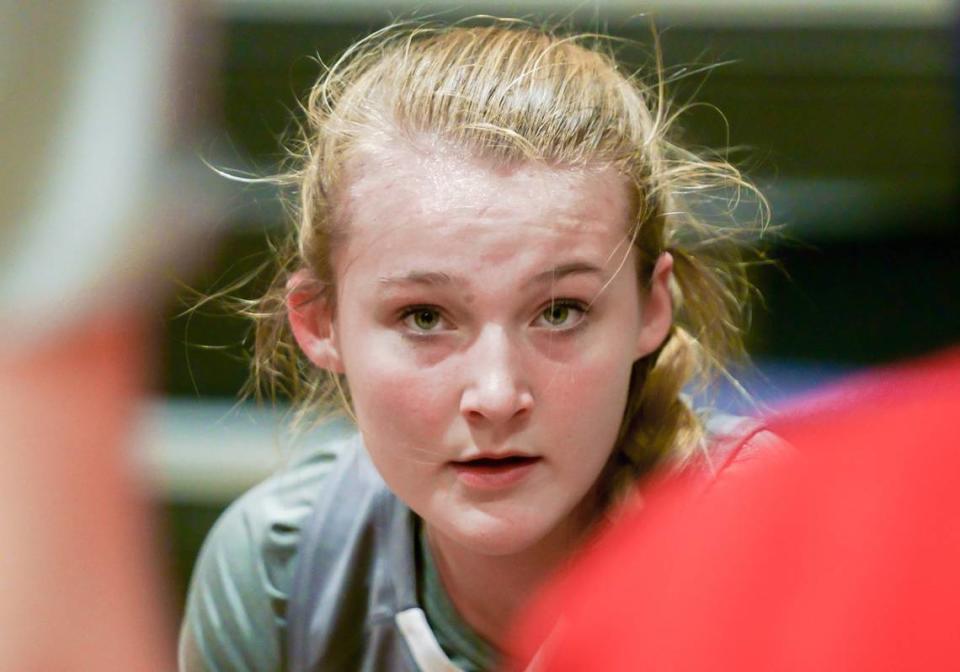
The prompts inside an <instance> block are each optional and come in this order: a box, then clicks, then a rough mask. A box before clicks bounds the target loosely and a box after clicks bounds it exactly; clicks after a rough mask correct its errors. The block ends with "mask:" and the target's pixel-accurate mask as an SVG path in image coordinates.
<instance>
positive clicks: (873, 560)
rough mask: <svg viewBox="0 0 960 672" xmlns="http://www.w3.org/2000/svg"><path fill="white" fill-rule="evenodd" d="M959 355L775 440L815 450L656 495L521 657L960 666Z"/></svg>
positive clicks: (798, 415) (781, 665)
mask: <svg viewBox="0 0 960 672" xmlns="http://www.w3.org/2000/svg"><path fill="white" fill-rule="evenodd" d="M958 419H960V350H953V351H951V352H947V353H944V354H942V355H940V356H939V357H936V358H932V359H927V360H924V361H920V362H917V363H914V364H911V365H908V366H904V367H898V368H894V369H889V370H886V371H881V372H878V373H875V374H872V375H868V376H865V377H860V378H857V379H855V380H853V381H851V382H849V383H847V384H846V385H844V386H842V387H840V388H837V389H835V390H833V391H832V392H831V393H829V394H828V395H827V396H826V397H824V398H823V399H822V400H820V401H819V402H816V403H813V404H810V405H807V406H806V407H805V408H803V409H800V410H798V411H796V412H794V413H791V414H789V415H787V416H784V417H783V418H782V419H781V420H780V421H779V423H776V422H775V423H774V424H773V428H774V430H775V431H777V432H778V433H779V434H780V435H781V436H783V437H784V438H786V439H787V440H788V441H790V442H791V443H793V444H794V445H795V446H796V447H797V448H798V449H799V455H798V456H796V457H795V458H794V459H792V460H783V459H771V460H769V461H767V462H764V461H763V460H757V461H756V462H755V464H754V465H753V466H752V468H751V470H750V471H748V472H742V473H740V474H738V476H737V479H735V480H732V481H728V482H725V483H724V485H723V487H720V488H713V489H711V490H709V491H707V492H706V493H704V494H699V493H696V492H693V491H691V489H690V485H689V484H687V483H683V482H677V481H672V482H663V483H661V484H660V485H659V486H657V487H654V488H652V489H651V491H649V492H648V493H646V496H645V497H644V500H643V502H642V503H641V502H639V501H638V503H637V504H636V505H635V508H634V510H633V511H631V512H630V513H628V514H627V515H626V516H625V517H624V519H623V520H622V522H621V523H620V524H619V525H617V526H615V527H614V528H613V529H612V530H611V531H610V533H609V534H607V535H606V536H605V537H604V538H603V539H601V540H600V541H599V542H598V543H597V544H596V545H595V546H594V547H593V548H591V549H590V551H589V552H588V553H587V554H586V555H585V557H583V558H582V560H581V561H580V562H579V564H578V565H577V566H576V567H574V568H573V569H572V571H570V572H569V573H568V574H567V575H565V576H564V577H563V578H562V579H561V580H560V581H558V582H557V583H556V584H555V585H554V586H553V587H552V589H551V590H550V591H549V592H548V593H547V594H546V595H545V596H544V597H543V598H542V599H541V600H540V601H539V603H538V605H537V606H536V607H535V608H534V609H533V610H532V612H531V614H530V615H529V617H528V619H527V620H526V622H525V623H524V624H523V625H522V626H521V628H520V631H519V636H518V640H519V642H520V643H519V645H518V646H517V652H518V656H517V657H518V659H519V660H520V661H522V662H525V661H527V660H529V659H530V658H531V657H532V656H533V655H534V652H535V651H536V650H537V649H538V647H540V643H541V642H542V641H544V640H545V639H546V640H547V643H546V644H545V645H544V646H543V649H542V652H541V653H540V658H539V660H538V661H537V663H538V664H537V666H536V667H535V669H536V670H538V672H543V671H551V672H562V671H566V670H571V671H572V670H604V671H605V672H616V671H618V670H676V671H682V670H737V671H742V670H871V671H875V670H907V669H909V670H924V669H937V670H944V669H960V626H958V625H957V618H956V610H957V608H958V606H960V572H958V571H957V568H958V567H960V424H958Z"/></svg>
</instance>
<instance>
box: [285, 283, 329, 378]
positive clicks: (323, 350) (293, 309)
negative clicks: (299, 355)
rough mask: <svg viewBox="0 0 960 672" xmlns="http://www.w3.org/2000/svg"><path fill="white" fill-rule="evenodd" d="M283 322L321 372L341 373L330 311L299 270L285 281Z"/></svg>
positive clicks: (325, 302) (322, 297)
mask: <svg viewBox="0 0 960 672" xmlns="http://www.w3.org/2000/svg"><path fill="white" fill-rule="evenodd" d="M287 320H288V321H289V322H290V330H291V331H292V332H293V337H294V338H295V339H296V340H297V345H299V346H300V349H301V350H302V351H303V354H305V355H306V356H307V359H309V360H310V361H311V362H313V363H314V364H316V365H317V366H319V367H320V368H321V369H327V370H328V371H332V372H334V373H343V362H342V360H341V359H340V349H339V347H338V346H337V338H336V331H335V330H334V324H333V308H332V306H331V305H330V301H329V300H327V299H326V298H325V297H324V296H323V295H322V294H321V293H320V292H319V291H318V283H317V280H316V278H314V277H313V274H312V273H311V272H310V271H308V270H305V269H301V270H299V271H297V272H296V273H294V274H293V275H292V276H290V279H289V280H288V281H287Z"/></svg>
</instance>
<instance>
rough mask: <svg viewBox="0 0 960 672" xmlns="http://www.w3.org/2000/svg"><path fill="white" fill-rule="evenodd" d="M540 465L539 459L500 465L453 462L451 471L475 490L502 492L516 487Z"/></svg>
mask: <svg viewBox="0 0 960 672" xmlns="http://www.w3.org/2000/svg"><path fill="white" fill-rule="evenodd" d="M538 464H540V458H537V459H534V460H527V461H524V462H505V463H504V464H503V465H502V466H500V465H488V464H484V465H471V464H470V463H469V462H454V463H453V469H454V471H456V472H457V478H458V479H460V482H461V483H463V484H464V485H466V486H468V487H470V488H474V489H477V490H502V489H503V488H509V487H511V486H513V485H516V484H517V483H519V482H520V481H522V480H523V479H525V478H526V477H527V476H529V475H530V472H531V471H533V468H534V467H536V466H537V465H538Z"/></svg>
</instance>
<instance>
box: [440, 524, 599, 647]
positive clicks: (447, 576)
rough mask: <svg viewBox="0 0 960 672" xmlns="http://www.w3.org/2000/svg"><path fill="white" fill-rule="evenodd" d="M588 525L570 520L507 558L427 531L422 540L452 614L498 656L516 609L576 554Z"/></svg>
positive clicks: (587, 531) (518, 609)
mask: <svg viewBox="0 0 960 672" xmlns="http://www.w3.org/2000/svg"><path fill="white" fill-rule="evenodd" d="M591 522H592V517H587V516H585V515H583V514H577V515H573V514H572V515H571V516H570V518H569V519H568V521H567V522H565V523H564V524H562V525H560V526H558V527H557V528H556V529H554V530H553V531H551V532H550V533H549V534H548V535H547V536H545V537H544V538H542V539H540V540H538V541H537V542H536V543H535V544H533V545H531V546H529V547H527V548H524V549H522V550H520V551H518V552H516V553H511V554H507V555H486V554H483V553H479V552H476V551H472V550H471V549H468V548H466V547H464V546H463V545H461V544H459V543H457V542H456V541H453V540H452V539H450V538H449V537H447V536H445V535H443V534H442V533H440V532H438V531H437V530H436V529H434V528H432V527H431V526H430V525H427V540H428V542H429V546H430V549H429V551H430V552H431V553H432V554H433V558H434V561H435V564H436V567H437V572H438V573H439V575H440V580H441V581H442V583H443V587H444V589H445V590H446V592H447V594H448V595H449V597H450V601H451V602H452V603H453V605H454V607H456V609H457V612H458V613H459V614H460V616H461V617H462V618H463V620H464V621H466V623H467V624H469V625H470V627H471V628H473V630H474V631H475V632H476V633H477V634H479V635H480V636H481V637H483V638H484V639H485V640H487V641H488V642H490V643H491V644H493V645H494V646H495V647H496V648H498V649H500V650H503V649H504V645H505V643H506V639H507V634H508V632H509V628H510V626H511V625H512V624H513V621H514V620H515V618H516V617H517V615H518V612H519V611H520V609H521V608H522V607H523V606H525V604H526V602H527V601H528V600H529V599H530V597H531V596H532V595H533V594H535V593H536V591H537V590H538V589H539V588H540V587H541V586H542V585H543V583H544V582H545V581H546V580H547V579H548V578H549V577H550V575H551V574H552V573H553V572H554V571H555V570H557V569H558V568H559V567H560V566H562V565H563V564H564V562H565V561H566V560H568V559H569V557H570V556H571V554H572V553H573V552H574V551H576V549H577V548H579V546H580V545H581V544H582V543H583V541H584V538H585V537H586V536H587V534H588V533H589V531H590V529H591Z"/></svg>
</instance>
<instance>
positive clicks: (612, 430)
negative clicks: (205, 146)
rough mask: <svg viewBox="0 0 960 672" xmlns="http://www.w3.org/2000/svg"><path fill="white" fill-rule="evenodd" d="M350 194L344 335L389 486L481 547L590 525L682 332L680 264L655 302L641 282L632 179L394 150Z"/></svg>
mask: <svg viewBox="0 0 960 672" xmlns="http://www.w3.org/2000/svg"><path fill="white" fill-rule="evenodd" d="M344 197H345V199H344V203H345V206H344V208H343V209H342V211H341V214H342V215H343V216H344V218H345V219H346V221H347V222H348V224H347V226H348V242H347V243H346V244H345V246H344V247H343V249H341V250H340V251H339V252H338V253H337V255H336V256H335V259H334V262H335V264H334V265H335V271H336V274H337V283H338V287H337V290H338V291H337V302H336V312H335V315H334V316H333V318H332V327H331V334H332V335H331V337H330V341H331V345H332V347H333V349H334V350H335V351H336V353H337V355H338V357H339V361H340V363H341V364H342V368H343V370H344V371H345V373H346V376H347V379H348V381H349V385H350V390H351V393H352V395H353V400H354V405H355V411H356V415H357V419H358V422H359V427H360V430H361V431H362V434H363V437H364V441H365V444H366V447H367V449H368V451H369V453H370V456H371V458H372V460H373V462H374V463H375V465H376V466H377V468H378V470H379V471H380V473H381V474H382V476H383V478H384V480H385V481H386V482H387V484H388V485H389V487H390V488H391V489H392V490H393V491H394V492H395V493H396V494H397V496H398V497H399V498H400V499H401V500H403V501H404V502H405V503H406V504H407V505H409V506H410V508H411V509H413V510H414V511H415V512H416V513H417V514H419V515H420V516H421V517H422V518H423V519H424V520H425V521H426V523H427V525H428V526H429V528H430V529H431V532H432V533H433V534H438V535H440V536H442V537H445V538H447V539H450V540H452V541H454V542H457V543H459V544H462V545H464V546H466V547H468V548H470V549H473V550H476V551H478V552H482V553H487V554H506V553H512V552H519V551H522V550H524V549H525V548H528V547H531V546H532V545H534V544H536V543H537V542H538V541H540V540H542V539H544V538H545V537H546V536H547V535H549V534H551V533H553V534H558V533H562V531H563V530H564V528H567V527H568V528H570V530H569V532H570V533H571V534H575V533H576V532H577V529H576V528H581V529H582V526H583V522H584V520H583V519H584V516H583V510H584V509H585V508H586V504H585V502H586V501H587V499H588V495H589V493H590V492H591V489H592V487H593V486H594V484H595V482H596V480H597V477H598V475H599V474H600V472H601V470H602V468H603V467H604V464H605V463H606V461H607V458H608V457H609V455H610V452H611V449H612V447H613V445H614V441H615V438H616V435H617V431H618V429H619V425H620V421H621V417H622V415H623V409H624V405H625V401H626V396H627V387H628V383H629V379H630V370H631V365H632V364H633V363H634V361H635V360H636V359H638V358H639V357H642V356H644V355H646V354H647V353H649V352H650V351H652V350H653V349H654V348H656V347H657V346H658V345H659V344H660V342H661V341H662V339H663V337H664V335H665V333H666V330H667V328H669V323H670V303H669V295H668V292H667V289H666V283H667V279H668V278H669V272H670V271H669V258H668V257H666V260H665V261H664V262H661V264H659V265H658V271H656V272H655V274H654V283H655V289H654V290H652V292H657V293H658V294H657V296H658V297H659V299H658V300H657V305H656V306H654V305H652V304H653V303H654V302H653V301H652V300H648V299H647V297H641V296H640V293H639V290H638V282H637V278H636V273H635V261H636V260H635V257H634V255H635V252H633V251H631V250H630V247H631V246H630V245H629V242H628V239H627V221H628V196H627V189H626V187H625V183H624V180H623V178H622V177H621V176H619V175H618V174H617V173H616V172H615V171H613V170H612V169H605V170H600V169H597V170H594V171H586V170H560V169H553V168H549V167H545V166H542V165H535V164H525V165H517V166H514V167H512V168H510V169H492V168H490V167H489V166H485V165H483V164H481V163H479V162H473V161H467V160H465V159H463V158H462V157H459V156H453V155H451V154H444V153H439V152H437V153H432V154H430V155H427V156H425V155H423V154H422V153H418V152H416V151H414V150H412V149H408V150H404V149H398V148H393V149H390V150H380V151H379V152H377V153H374V154H371V155H368V156H367V157H366V158H365V159H364V160H362V161H356V162H355V164H354V166H353V170H352V172H351V182H350V186H349V188H348V189H347V190H346V192H345V194H344ZM664 266H666V267H667V268H666V270H664V268H663V267H664ZM652 292H651V296H652ZM661 304H665V305H661ZM578 505H579V506H578Z"/></svg>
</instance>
